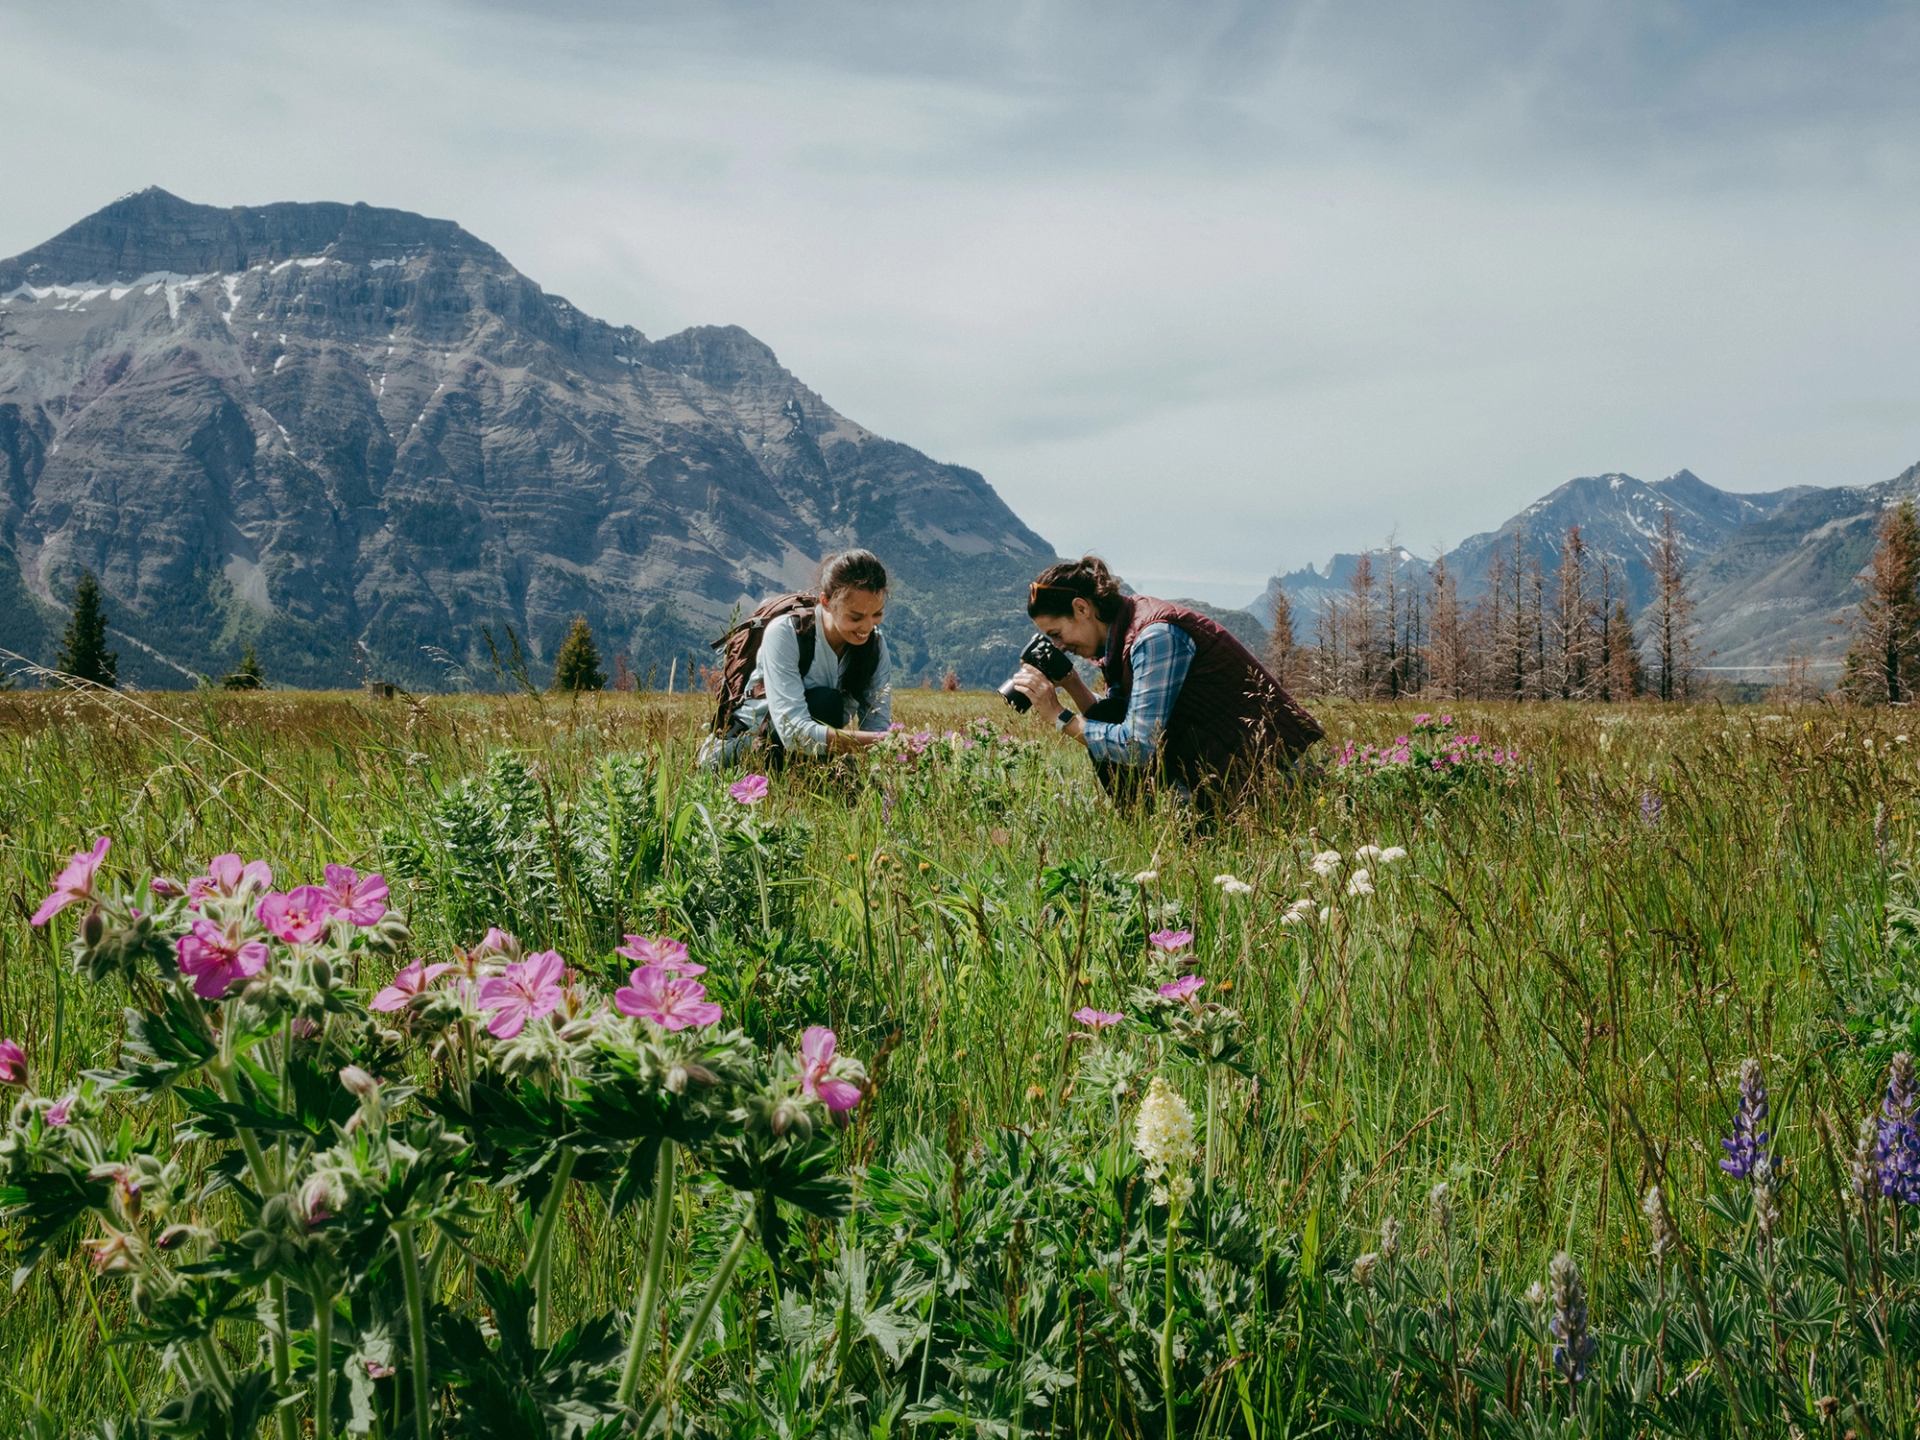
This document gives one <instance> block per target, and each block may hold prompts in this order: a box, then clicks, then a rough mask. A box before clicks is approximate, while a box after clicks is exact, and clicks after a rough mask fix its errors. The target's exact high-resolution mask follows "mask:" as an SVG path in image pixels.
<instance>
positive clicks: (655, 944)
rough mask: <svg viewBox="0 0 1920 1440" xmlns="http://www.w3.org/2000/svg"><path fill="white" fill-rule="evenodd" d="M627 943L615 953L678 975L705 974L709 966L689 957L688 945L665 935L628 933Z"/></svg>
mask: <svg viewBox="0 0 1920 1440" xmlns="http://www.w3.org/2000/svg"><path fill="white" fill-rule="evenodd" d="M625 938H626V942H627V943H626V944H624V945H622V946H621V947H620V948H619V949H617V950H615V951H614V952H613V953H614V954H616V955H622V956H625V957H626V958H627V959H629V960H638V961H639V962H640V963H641V964H642V965H658V966H659V967H660V968H661V969H662V970H667V971H671V972H672V973H674V974H677V975H704V974H706V973H707V967H706V966H704V965H696V964H695V963H694V962H693V961H691V960H689V959H687V947H686V946H685V945H683V944H681V943H680V942H679V941H678V940H673V939H669V938H668V937H667V936H665V935H628V936H626V937H625Z"/></svg>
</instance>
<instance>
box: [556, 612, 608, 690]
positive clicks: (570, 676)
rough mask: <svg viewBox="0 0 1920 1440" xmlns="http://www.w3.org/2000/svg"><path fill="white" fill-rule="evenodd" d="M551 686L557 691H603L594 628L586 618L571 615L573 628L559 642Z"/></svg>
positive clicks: (604, 681)
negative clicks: (594, 640) (594, 641)
mask: <svg viewBox="0 0 1920 1440" xmlns="http://www.w3.org/2000/svg"><path fill="white" fill-rule="evenodd" d="M553 688H554V689H556V690H572V691H580V690H604V689H606V688H607V677H606V674H605V672H604V671H602V670H601V668H600V649H599V647H598V646H597V645H595V644H594V643H593V630H592V629H591V628H590V627H589V626H588V624H587V617H586V616H584V615H576V616H574V617H573V628H572V629H571V630H569V631H567V638H566V639H565V640H563V641H561V642H560V653H559V654H558V655H557V656H555V657H554V661H553Z"/></svg>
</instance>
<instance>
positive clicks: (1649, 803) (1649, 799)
mask: <svg viewBox="0 0 1920 1440" xmlns="http://www.w3.org/2000/svg"><path fill="white" fill-rule="evenodd" d="M1665 808H1666V802H1665V801H1663V800H1662V799H1661V798H1660V792H1659V791H1658V790H1643V791H1641V792H1640V823H1641V824H1642V825H1644V826H1646V827H1647V828H1648V829H1649V830H1651V829H1653V828H1654V827H1655V826H1656V825H1658V824H1659V823H1660V812H1661V811H1662V810H1664V809H1665Z"/></svg>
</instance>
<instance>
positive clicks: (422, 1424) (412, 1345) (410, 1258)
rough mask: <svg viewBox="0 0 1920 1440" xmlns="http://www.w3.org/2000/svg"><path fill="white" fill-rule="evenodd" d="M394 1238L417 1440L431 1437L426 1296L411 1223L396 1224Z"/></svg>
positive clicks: (427, 1439)
mask: <svg viewBox="0 0 1920 1440" xmlns="http://www.w3.org/2000/svg"><path fill="white" fill-rule="evenodd" d="M393 1241H394V1244H396V1245H397V1246H399V1247H400V1279H401V1281H402V1282H403V1283H404V1284H405V1286H406V1290H407V1344H408V1347H409V1355H408V1360H407V1369H408V1370H410V1371H411V1372H412V1375H413V1433H414V1436H415V1437H416V1440H429V1435H428V1419H429V1417H428V1414H427V1396H428V1393H429V1391H428V1385H427V1297H426V1292H425V1289H424V1287H422V1285H421V1284H420V1252H419V1250H418V1249H416V1248H415V1246H414V1243H413V1227H412V1226H411V1225H396V1226H395V1227H394V1230H393Z"/></svg>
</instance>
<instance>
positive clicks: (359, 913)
mask: <svg viewBox="0 0 1920 1440" xmlns="http://www.w3.org/2000/svg"><path fill="white" fill-rule="evenodd" d="M326 874H327V883H326V886H325V887H324V888H325V890H326V893H327V899H328V901H329V902H330V903H331V904H332V906H333V913H334V914H336V915H338V916H339V917H340V918H341V919H342V920H346V921H348V922H350V923H352V924H354V925H360V926H367V925H378V924H379V923H380V920H381V918H382V917H383V916H384V915H385V914H386V913H387V880H386V877H385V876H384V875H362V874H361V873H360V872H359V871H358V870H356V869H354V868H353V867H352V866H351V865H329V866H327V871H326Z"/></svg>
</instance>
